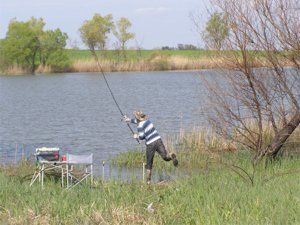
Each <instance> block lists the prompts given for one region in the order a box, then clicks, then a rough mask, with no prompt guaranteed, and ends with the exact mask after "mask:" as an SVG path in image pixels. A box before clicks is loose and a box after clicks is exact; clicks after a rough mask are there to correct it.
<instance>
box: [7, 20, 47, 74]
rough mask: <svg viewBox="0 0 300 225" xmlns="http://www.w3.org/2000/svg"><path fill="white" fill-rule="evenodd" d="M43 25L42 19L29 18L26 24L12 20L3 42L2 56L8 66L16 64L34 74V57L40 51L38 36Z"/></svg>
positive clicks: (35, 63)
mask: <svg viewBox="0 0 300 225" xmlns="http://www.w3.org/2000/svg"><path fill="white" fill-rule="evenodd" d="M44 25H45V23H44V21H43V20H42V19H35V18H31V19H30V20H29V21H27V22H18V21H16V20H15V19H14V20H12V21H11V22H10V24H9V27H8V32H7V34H6V38H5V39H4V40H3V47H2V48H3V49H2V50H3V56H4V57H5V58H6V60H7V62H8V65H13V64H17V65H19V66H21V67H23V68H26V69H28V70H29V71H30V72H34V71H35V68H36V66H37V62H36V57H37V54H38V51H39V49H40V42H39V36H40V35H41V34H42V33H43V27H44Z"/></svg>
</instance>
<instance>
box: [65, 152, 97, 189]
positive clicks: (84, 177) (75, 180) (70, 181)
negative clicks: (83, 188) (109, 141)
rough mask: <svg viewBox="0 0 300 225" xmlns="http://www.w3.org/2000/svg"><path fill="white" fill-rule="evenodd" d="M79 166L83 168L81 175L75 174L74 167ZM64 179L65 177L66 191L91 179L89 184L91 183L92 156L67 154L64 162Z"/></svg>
mask: <svg viewBox="0 0 300 225" xmlns="http://www.w3.org/2000/svg"><path fill="white" fill-rule="evenodd" d="M76 165H79V166H81V167H82V166H83V167H84V171H83V172H82V173H76V172H75V170H74V166H76ZM66 177H67V189H70V188H73V187H75V186H77V185H78V184H81V183H82V182H83V181H86V182H87V181H88V178H89V177H90V178H91V184H92V183H93V154H90V155H73V154H67V161H66Z"/></svg>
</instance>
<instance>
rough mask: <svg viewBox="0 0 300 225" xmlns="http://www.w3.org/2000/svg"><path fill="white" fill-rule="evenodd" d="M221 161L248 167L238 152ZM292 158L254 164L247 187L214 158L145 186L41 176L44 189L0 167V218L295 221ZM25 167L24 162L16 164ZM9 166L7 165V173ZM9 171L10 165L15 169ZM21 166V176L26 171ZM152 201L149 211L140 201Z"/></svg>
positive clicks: (297, 205) (298, 179)
mask: <svg viewBox="0 0 300 225" xmlns="http://www.w3.org/2000/svg"><path fill="white" fill-rule="evenodd" d="M223 162H226V163H232V162H235V163H236V164H238V165H239V166H241V167H243V168H246V170H251V163H250V162H249V160H248V158H247V157H246V156H245V155H241V154H236V153H231V154H229V155H226V156H225V157H223ZM299 165H300V158H297V157H294V158H285V159H283V160H281V161H280V162H276V163H274V164H272V165H269V167H268V168H267V169H263V168H261V167H259V168H258V170H257V173H256V176H255V182H254V185H251V184H250V183H249V182H247V181H245V180H243V179H242V178H241V177H240V176H239V175H237V174H236V173H234V172H233V171H232V170H231V169H229V168H228V167H225V166H223V165H222V164H210V165H209V168H208V170H203V171H199V172H197V174H194V175H192V176H191V177H189V178H185V179H180V180H177V181H173V182H169V183H166V184H165V185H155V184H154V185H151V186H147V185H145V184H143V183H141V182H140V181H133V182H130V183H125V182H115V181H110V182H107V183H104V184H102V183H101V182H99V181H98V182H96V184H94V187H93V188H90V187H88V186H79V187H76V188H74V189H72V190H69V191H66V190H63V189H61V188H60V185H59V182H55V181H54V180H47V181H46V184H45V189H44V190H42V189H41V188H40V186H38V185H35V186H33V187H32V188H30V187H29V182H28V181H24V180H23V179H21V178H20V177H21V176H20V174H19V176H13V175H14V173H10V176H8V175H7V173H8V171H7V170H3V171H2V172H0V221H1V222H2V223H8V224H299V223H300V214H299V211H300V197H299V196H300V188H299V183H300V176H299V172H300V171H299ZM23 167H25V169H24V170H21V171H27V172H28V168H31V166H29V165H28V164H23V165H21V168H23ZM11 169H12V168H10V169H9V171H11ZM15 171H17V170H15ZM27 172H24V175H25V174H26V173H27ZM150 203H153V207H152V208H153V210H154V211H153V212H149V211H148V210H147V206H148V205H149V204H150Z"/></svg>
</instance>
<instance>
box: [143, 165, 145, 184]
mask: <svg viewBox="0 0 300 225" xmlns="http://www.w3.org/2000/svg"><path fill="white" fill-rule="evenodd" d="M143 182H145V163H144V162H143Z"/></svg>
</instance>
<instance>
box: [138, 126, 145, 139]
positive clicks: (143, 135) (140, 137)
mask: <svg viewBox="0 0 300 225" xmlns="http://www.w3.org/2000/svg"><path fill="white" fill-rule="evenodd" d="M137 130H138V137H139V139H140V140H144V139H145V137H146V136H145V131H144V130H143V129H142V128H139V127H138V129H137Z"/></svg>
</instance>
